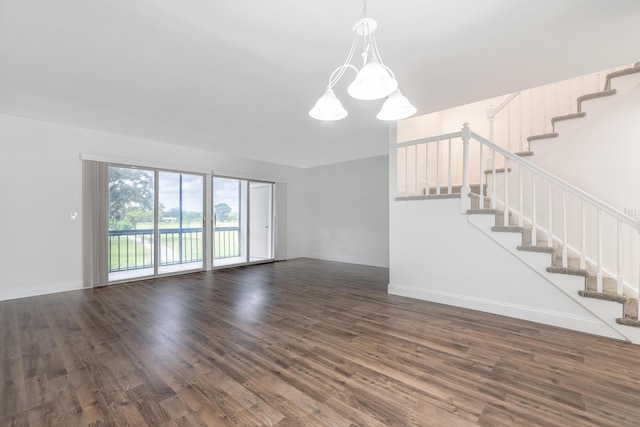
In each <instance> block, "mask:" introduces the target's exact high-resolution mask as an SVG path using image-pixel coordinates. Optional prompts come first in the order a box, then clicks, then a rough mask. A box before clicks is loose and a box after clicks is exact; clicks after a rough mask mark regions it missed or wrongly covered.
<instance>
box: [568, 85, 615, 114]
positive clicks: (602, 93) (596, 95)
mask: <svg viewBox="0 0 640 427" xmlns="http://www.w3.org/2000/svg"><path fill="white" fill-rule="evenodd" d="M616 93H618V91H617V90H615V89H605V90H603V91H600V92H593V93H587V94H586V95H582V96H579V97H578V99H577V102H578V112H579V113H580V112H582V103H583V102H584V101H588V100H589V99H596V98H602V97H604V96H611V95H615V94H616Z"/></svg>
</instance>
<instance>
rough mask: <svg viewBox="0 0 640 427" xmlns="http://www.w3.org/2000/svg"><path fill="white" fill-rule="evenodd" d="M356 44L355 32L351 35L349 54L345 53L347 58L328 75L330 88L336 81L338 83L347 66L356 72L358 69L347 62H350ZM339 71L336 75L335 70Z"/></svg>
mask: <svg viewBox="0 0 640 427" xmlns="http://www.w3.org/2000/svg"><path fill="white" fill-rule="evenodd" d="M357 46H358V36H357V34H354V36H353V42H352V43H351V49H349V54H348V55H347V59H346V60H345V61H344V64H343V65H341V66H339V67H338V68H336V69H335V70H334V71H333V73H331V76H330V77H329V87H330V88H332V87H333V86H334V85H335V84H336V83H338V81H339V80H340V79H341V78H342V76H343V75H344V73H345V72H346V71H347V68H349V67H351V68H354V69H355V70H356V73H357V72H358V69H357V68H356V67H354V66H353V65H351V64H349V63H350V62H351V60H352V59H353V55H354V53H355V51H356V47H357ZM337 71H340V72H339V73H338V75H337V76H336V72H337Z"/></svg>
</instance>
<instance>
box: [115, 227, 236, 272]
mask: <svg viewBox="0 0 640 427" xmlns="http://www.w3.org/2000/svg"><path fill="white" fill-rule="evenodd" d="M239 236H240V228H239V227H216V228H215V231H214V254H215V259H222V258H231V257H237V256H240V238H239ZM159 240H160V252H159V255H160V259H159V261H158V265H159V266H169V265H176V264H185V263H190V262H198V261H202V260H203V255H202V252H203V241H202V228H183V229H179V228H163V229H160V230H159ZM153 253H154V231H153V230H110V231H109V272H110V273H112V272H116V271H127V270H136V269H141V268H152V267H153V260H154V255H153Z"/></svg>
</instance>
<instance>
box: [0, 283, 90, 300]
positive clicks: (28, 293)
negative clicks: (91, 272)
mask: <svg viewBox="0 0 640 427" xmlns="http://www.w3.org/2000/svg"><path fill="white" fill-rule="evenodd" d="M83 289H84V288H83V287H82V282H63V283H47V284H36V285H26V286H16V287H12V288H3V289H0V301H6V300H12V299H18V298H26V297H35V296H39V295H48V294H57V293H59V292H68V291H78V290H83Z"/></svg>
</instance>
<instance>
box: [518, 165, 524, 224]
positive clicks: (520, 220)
mask: <svg viewBox="0 0 640 427" xmlns="http://www.w3.org/2000/svg"><path fill="white" fill-rule="evenodd" d="M523 193H524V192H523V191H522V165H518V197H519V199H520V200H519V201H518V202H519V208H518V210H519V212H520V216H519V217H518V225H519V226H520V227H522V226H524V194H523Z"/></svg>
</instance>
